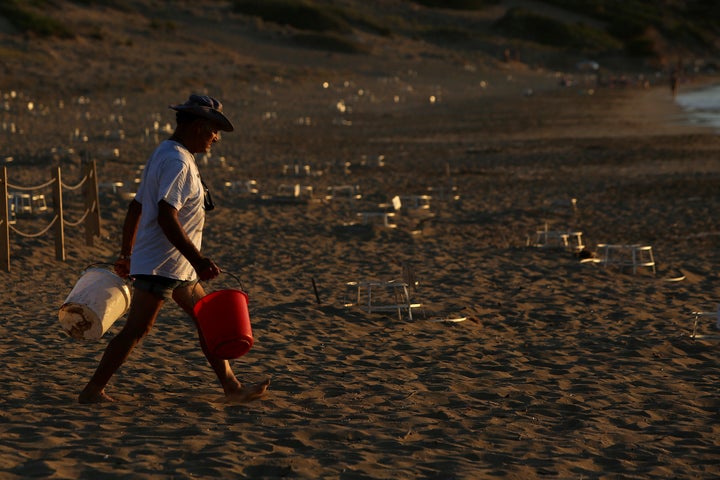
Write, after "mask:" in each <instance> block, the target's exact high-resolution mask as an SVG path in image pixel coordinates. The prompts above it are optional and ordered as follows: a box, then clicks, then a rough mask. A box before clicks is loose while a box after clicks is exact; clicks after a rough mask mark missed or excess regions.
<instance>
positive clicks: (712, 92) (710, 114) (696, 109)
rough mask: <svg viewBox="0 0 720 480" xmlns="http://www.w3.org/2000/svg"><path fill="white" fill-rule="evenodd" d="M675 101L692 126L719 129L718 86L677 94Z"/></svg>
mask: <svg viewBox="0 0 720 480" xmlns="http://www.w3.org/2000/svg"><path fill="white" fill-rule="evenodd" d="M675 101H676V102H677V104H678V105H680V106H681V107H682V108H683V110H684V111H685V113H686V114H687V120H688V121H689V122H690V123H692V124H693V125H701V126H705V127H709V128H715V129H720V84H718V85H710V86H706V87H701V88H697V89H692V90H686V91H683V90H682V88H681V89H680V92H679V93H678V95H677V97H676V98H675Z"/></svg>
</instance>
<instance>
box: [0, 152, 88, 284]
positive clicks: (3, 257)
mask: <svg viewBox="0 0 720 480" xmlns="http://www.w3.org/2000/svg"><path fill="white" fill-rule="evenodd" d="M49 187H52V190H53V202H52V210H53V217H52V219H51V220H50V221H49V222H48V224H47V225H45V226H44V227H43V228H42V229H41V230H40V231H38V232H35V233H28V232H23V231H21V230H20V229H18V228H17V227H15V225H14V224H15V223H16V216H17V214H18V213H20V212H18V211H17V205H18V203H16V202H13V203H11V202H10V199H11V198H13V196H12V195H9V194H8V189H12V190H13V191H24V192H29V191H37V190H42V189H45V188H49ZM79 189H82V190H81V193H82V197H83V200H84V206H85V210H84V211H83V213H82V215H81V216H80V218H79V219H78V220H76V221H69V220H66V219H65V218H64V214H65V212H64V211H63V190H67V191H75V190H79ZM0 194H4V195H5V201H4V202H0V268H3V269H4V270H5V271H6V272H9V271H10V232H11V231H12V233H14V234H15V235H18V236H20V237H24V238H36V237H40V236H43V235H45V234H46V233H48V232H49V231H50V230H51V229H54V233H55V258H56V259H57V260H60V261H63V262H64V261H65V259H66V256H65V227H66V226H67V227H72V228H75V227H80V226H81V225H83V224H84V225H85V243H86V245H88V246H90V247H92V246H94V244H95V237H99V236H100V209H99V205H100V201H99V198H98V181H97V168H96V166H95V162H94V161H92V162H89V163H88V164H87V165H86V168H85V174H84V176H83V178H82V179H81V180H80V182H78V183H77V184H76V185H67V184H65V183H63V181H62V172H61V170H60V167H57V170H56V171H54V172H53V174H52V178H51V179H50V180H48V181H47V182H45V183H43V184H40V185H35V186H31V187H26V186H21V185H15V184H12V183H10V182H8V176H7V167H2V169H0ZM24 196H25V198H26V199H27V200H29V201H30V202H33V201H35V200H38V199H39V198H36V197H42V202H43V203H42V206H43V207H44V208H45V207H46V205H44V196H43V195H39V196H35V197H32V196H30V195H27V194H24ZM13 200H15V199H14V198H13ZM30 208H32V205H30Z"/></svg>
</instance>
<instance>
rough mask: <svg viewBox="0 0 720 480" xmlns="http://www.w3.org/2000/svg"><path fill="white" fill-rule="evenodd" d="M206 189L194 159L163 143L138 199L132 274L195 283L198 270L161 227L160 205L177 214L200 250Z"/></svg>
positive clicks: (179, 147) (170, 143) (147, 168)
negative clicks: (174, 209) (172, 208)
mask: <svg viewBox="0 0 720 480" xmlns="http://www.w3.org/2000/svg"><path fill="white" fill-rule="evenodd" d="M203 199H204V190H203V186H202V181H201V180H200V172H199V171H198V168H197V165H196V164H195V157H193V155H192V154H191V153H190V152H189V151H188V150H187V149H186V148H185V147H183V146H182V145H181V144H180V143H177V142H175V141H173V140H165V141H163V142H162V143H161V144H160V145H158V147H157V148H156V149H155V151H154V152H153V154H152V156H151V157H150V159H149V160H148V162H147V164H146V165H145V170H144V171H143V175H142V180H141V182H140V186H139V187H138V190H137V193H136V194H135V200H137V201H138V202H139V203H140V204H142V215H141V216H140V224H139V225H138V231H137V235H136V237H135V245H134V246H133V251H132V261H131V262H130V275H141V274H142V275H161V276H163V277H169V278H174V279H176V280H194V279H195V277H196V274H195V269H194V268H193V267H192V265H190V262H188V261H187V259H186V258H185V257H184V256H183V255H182V254H181V253H180V251H178V249H177V248H175V246H173V244H172V243H170V240H168V238H167V237H166V236H165V233H164V232H163V231H162V228H160V225H159V224H158V203H159V202H160V200H165V201H166V202H167V203H169V204H170V205H172V206H173V207H175V208H176V209H177V211H178V220H179V221H180V225H182V227H183V229H185V233H187V236H188V238H190V241H192V243H193V244H194V245H195V246H196V247H197V248H198V250H199V249H200V245H201V243H202V229H203V225H204V223H205V209H204V208H203Z"/></svg>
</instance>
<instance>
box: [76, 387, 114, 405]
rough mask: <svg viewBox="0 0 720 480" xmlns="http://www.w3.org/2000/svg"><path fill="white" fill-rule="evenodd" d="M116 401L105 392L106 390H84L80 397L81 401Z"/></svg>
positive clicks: (79, 400)
mask: <svg viewBox="0 0 720 480" xmlns="http://www.w3.org/2000/svg"><path fill="white" fill-rule="evenodd" d="M114 401H115V400H113V399H112V397H110V396H109V395H108V394H107V393H105V390H100V391H99V392H92V391H90V392H87V391H85V390H83V391H82V392H81V393H80V396H79V397H78V402H79V403H111V402H114Z"/></svg>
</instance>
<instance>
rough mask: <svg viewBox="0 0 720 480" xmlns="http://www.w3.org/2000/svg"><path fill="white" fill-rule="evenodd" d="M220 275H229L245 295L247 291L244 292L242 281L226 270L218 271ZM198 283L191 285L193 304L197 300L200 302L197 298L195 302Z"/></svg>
mask: <svg viewBox="0 0 720 480" xmlns="http://www.w3.org/2000/svg"><path fill="white" fill-rule="evenodd" d="M220 273H226V274H228V275H230V276H231V277H232V278H233V279H234V280H235V281H236V282H238V283H239V284H240V291H241V292H245V293H247V290H245V286H244V285H243V283H242V280H240V278H239V277H238V276H237V275H235V274H233V273H230V272H228V271H227V270H220ZM198 283H200V280H198V281H197V282H195V285H193V289H192V300H193V304H195V303H197V300H200V299H199V298H198V299H197V300H195V287H197V285H198Z"/></svg>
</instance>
